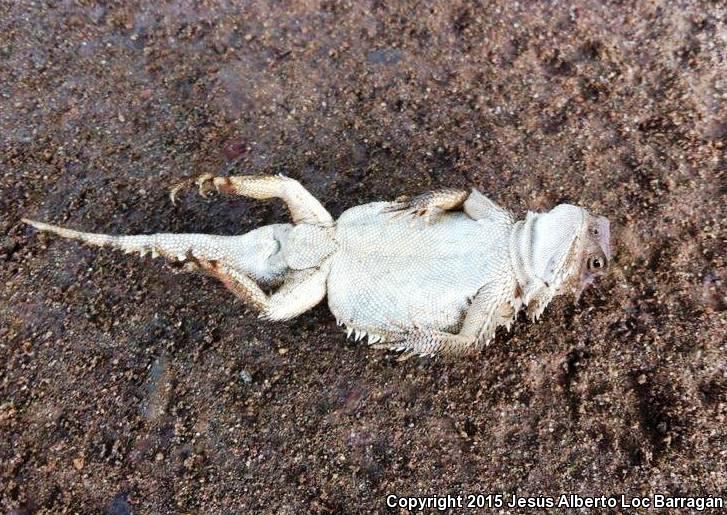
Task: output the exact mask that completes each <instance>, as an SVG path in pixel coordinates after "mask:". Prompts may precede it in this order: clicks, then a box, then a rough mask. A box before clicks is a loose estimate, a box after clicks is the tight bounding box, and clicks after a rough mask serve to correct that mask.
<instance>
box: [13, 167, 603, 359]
mask: <svg viewBox="0 0 727 515" xmlns="http://www.w3.org/2000/svg"><path fill="white" fill-rule="evenodd" d="M193 184H196V186H197V187H198V188H199V192H200V194H202V195H203V196H206V195H207V194H208V193H209V192H211V191H214V190H216V191H218V192H223V193H228V194H235V195H243V196H246V197H251V198H254V199H269V198H280V199H282V200H283V201H284V202H285V203H286V204H287V207H288V209H289V210H290V213H291V215H292V219H293V223H292V224H290V223H285V224H273V225H267V226H264V227H260V228H258V229H255V230H253V231H250V232H248V233H247V234H244V235H240V236H217V235H208V234H151V235H136V236H111V235H107V234H93V233H85V232H79V231H75V230H71V229H66V228H63V227H58V226H54V225H49V224H45V223H41V222H36V221H32V220H25V219H24V221H25V222H26V223H29V224H31V225H33V226H34V227H36V228H37V229H40V230H42V231H48V232H52V233H55V234H57V235H59V236H63V237H65V238H71V239H75V240H80V241H82V242H85V243H89V244H92V245H98V246H110V247H115V248H119V249H122V250H124V251H126V252H139V253H140V254H141V255H144V254H146V253H148V252H150V253H151V254H152V255H153V256H158V255H161V256H163V257H165V258H167V259H170V260H174V261H178V262H181V263H182V264H183V266H184V267H185V268H187V269H194V270H200V271H203V272H206V273H208V274H210V275H212V276H214V277H216V278H218V279H219V280H220V281H222V283H223V284H224V285H225V286H227V287H228V288H229V289H230V290H232V292H233V293H235V294H236V295H237V296H239V297H240V298H242V299H243V300H244V301H245V302H247V303H249V304H250V305H252V306H254V307H255V308H256V309H257V310H259V312H260V317H261V318H264V319H266V320H288V319H291V318H293V317H296V316H298V315H300V314H301V313H303V312H305V311H307V310H309V309H311V308H312V307H313V306H315V305H316V304H318V303H319V302H320V301H321V300H322V299H323V298H324V297H325V296H326V295H327V296H328V306H329V308H330V310H331V311H332V312H333V314H334V315H335V317H336V319H337V321H338V324H339V325H343V326H345V327H346V330H347V334H348V336H351V335H353V336H354V337H355V339H356V340H360V339H362V338H364V337H366V338H367V339H368V342H369V343H370V344H372V345H376V346H377V347H382V348H387V349H392V350H396V351H403V354H402V356H403V357H408V356H410V355H417V354H418V355H431V354H436V353H450V354H464V353H469V352H472V351H475V350H477V349H480V348H481V347H482V346H483V345H485V344H487V343H488V342H490V340H492V338H493V337H494V334H495V330H496V329H497V327H499V326H506V327H507V328H508V329H509V328H510V325H511V323H512V322H513V321H514V320H515V317H516V314H517V313H518V311H520V310H521V309H526V311H527V315H528V316H529V318H530V319H531V320H537V319H538V317H540V315H541V314H542V313H543V310H544V309H545V307H546V306H547V305H548V303H549V302H550V301H551V300H552V299H553V297H555V296H556V295H559V294H561V293H565V292H568V291H573V292H575V293H576V295H580V292H581V291H582V290H583V288H585V287H586V286H587V285H588V284H589V283H591V282H592V280H593V278H594V277H595V276H597V275H600V274H602V273H604V272H605V271H606V270H607V268H608V265H609V261H610V259H611V251H610V245H609V222H608V220H607V219H606V218H604V217H596V216H593V215H591V214H589V213H588V212H587V211H586V210H585V209H583V208H581V207H577V206H573V205H568V204H561V205H558V206H556V207H554V208H553V209H551V210H550V211H548V212H547V213H534V212H528V213H527V215H526V217H525V219H524V220H520V221H516V220H515V217H514V216H513V214H512V213H510V212H509V211H507V210H506V209H503V208H501V207H499V206H498V205H497V204H495V202H493V201H492V200H490V199H488V198H487V197H485V196H484V195H482V194H481V193H479V192H478V191H477V190H475V189H472V190H471V191H465V190H456V189H442V190H436V191H432V192H429V193H424V194H422V195H419V196H416V197H414V198H411V199H406V198H400V199H397V200H396V201H393V202H373V203H370V204H364V205H360V206H357V207H353V208H351V209H348V210H347V211H345V212H344V213H343V214H342V215H341V216H340V217H339V218H338V220H334V219H333V217H332V216H331V215H330V214H329V213H328V211H327V210H326V209H325V208H324V207H323V205H322V204H321V203H320V202H319V201H318V200H316V199H315V198H314V197H313V196H312V195H311V194H310V193H309V192H308V191H307V190H306V189H305V188H303V186H301V185H300V183H298V182H297V181H295V180H293V179H290V178H288V177H284V176H233V177H219V176H218V177H215V176H213V175H212V174H205V175H202V176H200V177H198V178H196V179H189V180H188V181H185V182H183V183H181V184H179V185H177V186H176V187H175V188H173V189H172V191H171V194H170V196H171V199H172V202H174V201H175V196H176V195H177V193H178V192H179V191H180V190H181V189H182V188H184V187H188V186H192V185H193ZM271 290H274V291H271Z"/></svg>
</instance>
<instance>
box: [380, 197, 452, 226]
mask: <svg viewBox="0 0 727 515" xmlns="http://www.w3.org/2000/svg"><path fill="white" fill-rule="evenodd" d="M382 211H383V212H384V213H392V215H393V216H392V219H394V220H396V219H399V218H402V217H409V218H412V222H414V221H416V220H417V219H422V220H423V221H424V222H425V223H426V224H430V223H432V222H433V221H434V220H435V219H436V218H437V216H439V214H441V213H442V211H443V210H442V209H440V208H439V207H437V206H433V205H432V204H431V202H430V201H429V199H426V198H422V197H421V196H420V197H414V198H413V199H407V200H396V201H394V202H392V203H391V204H390V205H388V206H386V207H385V208H384V209H383V210H382Z"/></svg>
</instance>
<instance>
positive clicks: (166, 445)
mask: <svg viewBox="0 0 727 515" xmlns="http://www.w3.org/2000/svg"><path fill="white" fill-rule="evenodd" d="M78 4H82V5H77V4H76V3H75V2H50V1H48V2H34V3H31V2H10V1H7V2H2V3H0V93H1V94H2V97H1V98H0V134H2V137H1V138H0V163H1V164H0V166H1V167H2V168H1V170H0V171H1V174H2V178H1V182H0V207H1V208H2V213H1V219H0V224H1V225H0V236H2V241H1V242H0V243H1V246H0V284H2V294H1V296H0V342H1V343H0V364H1V365H2V366H1V369H0V370H1V374H2V377H1V378H0V434H1V437H0V474H2V477H1V478H0V499H1V500H0V511H3V512H11V513H31V512H35V511H40V512H43V511H45V512H53V513H61V512H65V511H69V512H70V511H73V512H81V513H91V512H98V511H102V512H103V511H105V512H106V513H110V514H115V515H118V514H125V513H172V512H187V513H200V512H201V513H233V512H241V513H242V512H271V513H303V512H314V513H317V512H323V513H329V512H359V511H360V512H372V511H373V512H383V511H386V507H385V497H386V495H387V494H390V493H395V494H400V495H434V494H440V495H441V494H447V493H449V494H465V495H466V494H475V493H505V494H511V493H517V494H519V495H538V494H542V495H558V494H560V493H563V492H573V493H579V494H582V495H611V494H620V493H625V494H628V495H650V494H653V493H667V494H668V493H671V494H674V495H706V494H711V495H721V496H727V465H726V463H727V353H726V352H725V351H726V348H725V332H726V331H725V311H724V310H725V304H726V301H725V295H726V294H725V285H724V281H725V279H726V277H725V261H724V249H725V241H724V237H725V233H724V217H725V209H724V203H725V182H724V175H723V172H724V169H725V160H724V152H725V148H724V145H725V138H726V137H727V122H726V120H727V112H726V110H725V100H726V99H727V82H726V81H727V73H725V72H726V71H727V65H726V62H727V61H726V59H727V50H726V49H727V26H726V25H725V12H726V11H725V5H724V4H723V3H721V2H698V1H686V2H671V1H666V0H664V1H658V0H657V1H651V2H643V3H639V2H601V1H595V0H594V1H591V2H588V1H582V2H576V3H574V4H573V5H567V3H566V2H557V3H556V2H553V3H550V2H548V3H544V4H540V5H537V4H531V3H528V2H523V3H521V4H516V3H514V2H505V1H503V2H481V3H475V2H464V1H460V0H454V1H450V2H441V3H434V2H422V1H419V2H416V1H412V2H402V3H398V2H396V3H395V2H380V1H372V2H368V1H362V2H336V1H311V2H292V3H288V2H275V1H270V2H256V1H253V2H239V4H241V5H236V4H238V2H231V1H230V2H223V1H220V2H204V1H197V2H193V1H175V2H170V3H165V4H163V5H159V4H157V3H156V2H140V3H138V4H137V3H135V2H118V3H111V4H106V3H104V4H103V5H101V4H99V5H96V4H92V3H91V2H79V3H78ZM236 159H239V165H238V166H237V167H235V168H234V170H232V171H231V173H285V174H288V175H290V176H292V177H294V178H296V179H299V180H300V181H301V182H302V183H304V185H305V186H306V187H308V188H309V189H310V190H311V191H312V192H313V194H314V195H316V196H317V197H318V198H320V199H321V200H322V201H323V202H324V203H325V204H326V206H327V207H328V208H329V209H330V210H331V212H332V213H333V214H334V215H338V214H340V213H341V212H342V211H343V210H345V209H346V208H348V207H351V206H354V205H356V204H360V203H364V202H368V201H373V200H380V199H392V198H394V197H396V196H398V195H401V194H413V193H418V192H421V191H424V190H427V189H430V188H434V187H439V186H452V187H465V186H470V185H473V186H476V187H478V188H479V189H480V190H481V191H483V192H486V193H487V194H488V195H489V196H490V197H491V198H493V199H494V200H496V201H498V202H499V203H501V204H502V205H504V206H507V207H509V208H511V209H512V210H513V211H514V212H516V213H517V215H518V216H522V215H523V214H524V213H525V211H526V210H527V209H547V208H550V207H551V206H553V205H554V204H556V203H559V202H563V201H568V202H572V203H576V204H579V205H582V206H585V207H587V208H588V209H589V210H591V211H592V212H596V213H599V214H604V215H606V216H608V217H609V218H610V220H611V223H612V232H613V244H614V247H615V260H614V263H613V268H612V270H611V272H610V274H609V275H608V276H607V277H606V278H605V279H603V280H601V281H600V282H599V284H598V285H597V287H595V288H591V289H590V290H589V291H587V292H586V293H585V294H584V296H583V297H582V298H581V300H580V302H579V303H577V304H573V302H572V300H571V299H568V298H561V299H559V300H558V301H557V302H554V303H553V304H552V305H551V306H550V307H549V308H548V309H547V311H546V313H545V316H544V318H543V319H542V320H541V321H540V322H538V323H536V324H530V323H528V322H526V321H525V319H524V317H523V318H521V319H520V320H519V321H518V323H517V324H516V325H515V327H514V330H513V331H512V332H511V333H509V334H508V333H506V332H504V331H503V332H500V333H498V336H497V339H496V341H495V342H494V343H493V344H492V345H490V346H489V347H488V348H487V349H485V350H484V351H483V352H482V353H481V355H480V356H479V357H478V358H476V359H422V360H410V361H407V362H405V363H398V362H396V361H395V359H394V357H393V356H390V355H387V354H386V353H383V352H381V351H374V350H371V349H369V348H367V347H365V346H363V345H354V344H352V343H346V342H345V341H344V336H343V335H342V334H341V331H340V329H339V328H338V327H337V326H336V324H335V320H334V319H333V317H332V316H331V315H330V314H329V312H328V310H327V308H326V306H325V304H323V305H321V306H319V307H317V308H316V309H315V310H313V311H312V312H310V313H307V314H305V315H304V316H301V317H299V318H298V319H296V320H294V321H292V322H290V323H287V324H279V325H266V324H264V323H260V322H259V321H258V320H257V319H256V317H255V316H254V314H253V313H252V312H251V311H249V310H248V309H247V308H246V307H245V306H244V305H243V304H241V303H240V302H239V301H238V300H236V299H235V298H234V297H233V296H232V295H231V294H230V293H228V292H227V291H226V290H225V289H224V288H223V287H222V286H221V285H220V284H218V283H216V282H214V281H213V280H212V279H208V278H205V277H201V276H196V275H184V274H182V275H179V274H174V273H173V272H172V271H170V270H169V268H168V267H165V266H164V265H163V264H162V263H161V262H160V261H158V260H157V261H152V260H151V259H150V258H146V259H139V258H138V257H134V256H124V255H122V254H119V253H114V252H111V251H107V250H98V249H91V248H87V247H83V246H80V245H78V244H76V243H73V242H68V241H61V240H59V239H55V238H50V237H46V236H44V235H38V234H37V233H36V232H35V231H34V230H32V229H30V228H29V227H27V226H25V225H23V224H22V223H21V222H20V217H21V216H30V217H32V218H35V219H39V220H45V221H50V222H53V223H59V224H64V225H68V226H72V227H76V228H81V229H85V230H91V231H99V232H113V233H134V232H137V233H150V232H165V231H172V232H210V233H220V234H237V233H242V232H244V231H247V230H249V229H251V228H253V227H257V226H259V225H261V224H266V223H271V222H274V221H283V220H286V219H287V213H286V211H285V209H284V207H283V206H281V205H280V204H278V203H257V202H251V201H248V200H245V199H220V198H216V199H212V200H208V201H205V200H203V199H200V198H198V197H196V196H194V195H188V196H185V197H184V198H183V199H182V202H181V203H180V204H179V205H178V206H177V207H174V206H172V205H171V203H170V202H169V199H168V197H167V191H168V188H169V186H170V185H171V184H173V183H174V182H175V181H177V180H179V179H180V178H182V177H185V176H188V175H194V174H199V173H202V172H209V171H211V172H215V173H227V172H226V171H225V170H226V166H227V165H228V164H229V163H230V162H231V161H233V160H236ZM515 511H517V510H515Z"/></svg>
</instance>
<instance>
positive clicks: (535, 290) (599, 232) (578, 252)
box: [510, 204, 611, 318]
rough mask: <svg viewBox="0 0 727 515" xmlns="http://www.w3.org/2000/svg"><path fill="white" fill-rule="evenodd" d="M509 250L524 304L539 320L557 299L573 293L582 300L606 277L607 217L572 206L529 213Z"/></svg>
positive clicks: (521, 223) (608, 252)
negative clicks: (595, 281)
mask: <svg viewBox="0 0 727 515" xmlns="http://www.w3.org/2000/svg"><path fill="white" fill-rule="evenodd" d="M510 249H511V250H510V253H511V256H512V259H513V264H514V268H515V273H516V275H517V278H518V283H519V285H520V288H521V290H522V291H523V299H522V302H523V303H525V304H526V305H528V312H529V313H530V315H531V316H532V317H534V318H537V317H538V316H540V314H541V313H542V311H543V309H545V306H546V305H547V304H548V303H549V302H550V300H551V299H552V298H553V297H554V296H556V295H559V294H562V293H566V292H568V291H572V292H573V293H574V294H575V295H576V298H578V297H580V294H581V293H582V292H583V290H584V289H585V288H586V287H587V286H588V285H589V284H591V283H592V282H593V280H594V278H596V277H597V276H599V275H603V274H604V273H606V271H607V270H608V266H609V263H610V261H611V246H610V230H609V223H608V219H606V218H604V217H602V216H594V215H591V214H590V213H589V212H588V211H586V210H585V209H583V208H581V207H578V206H573V205H570V204H561V205H559V206H556V207H555V208H553V209H551V210H550V211H548V212H547V213H532V212H528V214H527V217H526V219H525V220H524V221H522V222H518V223H517V224H516V227H515V230H514V232H513V238H512V240H511V244H510Z"/></svg>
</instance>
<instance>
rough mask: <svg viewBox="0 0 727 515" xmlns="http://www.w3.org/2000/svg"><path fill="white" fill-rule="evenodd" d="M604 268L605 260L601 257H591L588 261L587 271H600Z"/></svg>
mask: <svg viewBox="0 0 727 515" xmlns="http://www.w3.org/2000/svg"><path fill="white" fill-rule="evenodd" d="M605 267H606V260H605V259H603V258H601V257H598V256H596V257H592V258H589V259H588V269H589V270H600V269H602V268H605Z"/></svg>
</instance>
